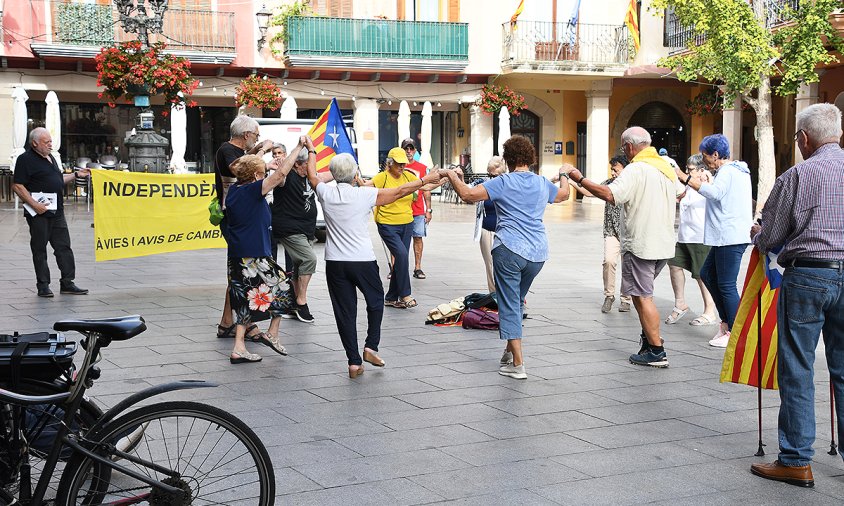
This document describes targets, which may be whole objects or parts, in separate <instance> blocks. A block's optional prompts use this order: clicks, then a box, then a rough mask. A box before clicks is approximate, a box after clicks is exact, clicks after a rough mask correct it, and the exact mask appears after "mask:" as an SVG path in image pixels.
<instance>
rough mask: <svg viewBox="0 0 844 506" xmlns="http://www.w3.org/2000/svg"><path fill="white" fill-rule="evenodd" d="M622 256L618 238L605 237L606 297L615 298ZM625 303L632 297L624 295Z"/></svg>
mask: <svg viewBox="0 0 844 506" xmlns="http://www.w3.org/2000/svg"><path fill="white" fill-rule="evenodd" d="M620 256H621V243H620V242H619V241H618V238H617V237H613V236H608V237H604V263H603V266H604V296H605V297H613V296H615V271H616V267H617V266H618V260H619V257H620ZM621 300H622V301H623V302H630V297H628V296H625V295H622V296H621Z"/></svg>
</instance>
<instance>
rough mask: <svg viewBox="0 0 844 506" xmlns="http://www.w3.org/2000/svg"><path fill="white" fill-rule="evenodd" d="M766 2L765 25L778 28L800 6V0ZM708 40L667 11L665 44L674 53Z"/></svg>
mask: <svg viewBox="0 0 844 506" xmlns="http://www.w3.org/2000/svg"><path fill="white" fill-rule="evenodd" d="M763 1H764V4H765V26H766V27H767V28H769V29H770V28H773V29H776V27H777V26H779V25H782V24H783V23H787V22H788V20H789V16H788V12H789V11H796V10H797V9H799V8H800V0H763ZM705 40H706V35H705V34H697V35H696V34H695V33H694V29H693V28H692V27H690V26H683V25H681V24H680V20H679V19H677V15H676V14H674V12H673V11H672V10H670V9H668V10H667V11H666V12H665V31H664V35H663V45H664V46H665V47H668V48H671V52H672V53H678V52H683V51H684V50H685V49H686V48H687V47H688V45H689V43H690V42H691V43H692V44H693V45H700V44H702V43H703V42H704V41H705Z"/></svg>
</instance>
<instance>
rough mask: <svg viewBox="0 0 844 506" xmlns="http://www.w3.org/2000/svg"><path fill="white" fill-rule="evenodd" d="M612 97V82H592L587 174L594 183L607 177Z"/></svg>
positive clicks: (588, 102)
mask: <svg viewBox="0 0 844 506" xmlns="http://www.w3.org/2000/svg"><path fill="white" fill-rule="evenodd" d="M610 95H612V81H611V80H609V79H607V80H602V81H592V85H591V86H590V88H589V89H588V90H586V145H587V147H586V173H585V174H584V176H586V177H589V178H591V179H592V180H593V181H603V180H604V179H606V177H605V176H606V175H607V164H608V162H609V154H610V135H611V134H610Z"/></svg>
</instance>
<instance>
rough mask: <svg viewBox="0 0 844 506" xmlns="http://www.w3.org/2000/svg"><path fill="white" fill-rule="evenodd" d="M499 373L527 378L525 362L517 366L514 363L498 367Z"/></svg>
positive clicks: (519, 378)
mask: <svg viewBox="0 0 844 506" xmlns="http://www.w3.org/2000/svg"><path fill="white" fill-rule="evenodd" d="M498 374H500V375H502V376H508V377H510V378H515V379H517V380H523V379H527V373H526V372H525V364H522V365H520V366H515V365H513V364H507V365H502V366H501V367H499V368H498Z"/></svg>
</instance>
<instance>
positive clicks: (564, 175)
mask: <svg viewBox="0 0 844 506" xmlns="http://www.w3.org/2000/svg"><path fill="white" fill-rule="evenodd" d="M560 177H564V178H566V179H571V178H570V177H569V174H568V172H560Z"/></svg>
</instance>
